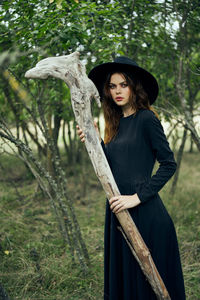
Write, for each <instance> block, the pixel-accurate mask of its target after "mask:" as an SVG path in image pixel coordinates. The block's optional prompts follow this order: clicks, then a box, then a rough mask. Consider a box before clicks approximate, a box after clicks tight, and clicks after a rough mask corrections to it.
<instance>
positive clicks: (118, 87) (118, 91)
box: [116, 86, 121, 94]
mask: <svg viewBox="0 0 200 300" xmlns="http://www.w3.org/2000/svg"><path fill="white" fill-rule="evenodd" d="M116 93H117V94H119V93H121V87H120V86H117V87H116Z"/></svg>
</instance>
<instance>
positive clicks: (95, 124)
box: [76, 121, 101, 143]
mask: <svg viewBox="0 0 200 300" xmlns="http://www.w3.org/2000/svg"><path fill="white" fill-rule="evenodd" d="M94 127H95V129H96V132H97V135H98V138H99V141H100V142H101V136H100V133H99V129H98V126H97V123H96V122H95V121H94ZM76 128H77V134H78V135H79V137H80V139H81V142H82V143H84V142H85V134H84V132H83V130H82V129H81V128H80V127H79V126H78V125H76Z"/></svg>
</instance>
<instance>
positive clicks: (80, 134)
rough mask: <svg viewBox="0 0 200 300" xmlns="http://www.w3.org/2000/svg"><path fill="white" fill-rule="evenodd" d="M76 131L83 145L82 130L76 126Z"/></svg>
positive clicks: (83, 135)
mask: <svg viewBox="0 0 200 300" xmlns="http://www.w3.org/2000/svg"><path fill="white" fill-rule="evenodd" d="M76 129H77V130H76V131H77V134H78V135H79V137H80V140H81V142H82V143H84V142H85V134H84V133H83V130H82V129H81V128H80V127H79V126H78V125H76Z"/></svg>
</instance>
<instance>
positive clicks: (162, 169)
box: [102, 109, 185, 300]
mask: <svg viewBox="0 0 200 300" xmlns="http://www.w3.org/2000/svg"><path fill="white" fill-rule="evenodd" d="M102 146H103V148H104V151H105V153H106V156H107V159H108V162H109V165H110V167H111V170H112V173H113V175H114V178H115V181H116V183H117V185H118V187H119V190H120V192H121V194H122V195H132V194H134V193H137V195H138V197H139V199H140V200H141V204H140V205H138V206H137V207H134V208H131V209H129V212H130V214H131V216H132V218H133V220H134V222H135V223H136V226H137V227H138V229H139V231H140V233H141V235H142V237H143V239H144V241H145V243H146V245H147V247H148V248H149V250H150V252H151V255H152V257H153V260H154V262H155V264H156V266H157V268H158V271H159V273H160V275H161V277H162V279H163V281H164V283H165V285H166V287H167V290H168V292H169V294H170V296H171V299H172V300H184V299H185V291H184V282H183V275H182V269H181V263H180V257H179V249H178V243H177V238H176V232H175V229H174V225H173V222H172V220H171V218H170V216H169V214H168V212H167V210H166V208H165V206H164V205H163V203H162V200H161V198H160V196H159V195H158V192H159V190H160V189H161V188H162V187H163V186H164V184H165V183H166V182H167V181H168V180H169V179H170V177H171V176H172V175H173V174H174V172H175V170H176V162H175V160H174V155H173V152H172V151H171V149H170V148H169V144H168V142H167V140H166V137H165V134H164V131H163V128H162V125H161V123H160V121H159V120H158V118H157V117H156V116H155V114H154V113H153V112H152V111H149V110H146V109H141V110H139V111H138V112H137V113H136V114H135V115H134V114H133V115H131V116H128V117H122V118H121V119H120V124H119V130H118V133H117V135H116V137H115V138H114V139H113V140H112V141H111V142H110V143H108V144H107V145H106V147H104V144H103V142H102ZM156 159H157V160H158V162H159V164H160V165H159V168H158V170H157V172H156V174H155V175H153V176H152V170H153V167H154V163H155V160H156ZM118 226H119V223H118V220H117V218H116V216H115V215H114V214H113V213H112V212H111V210H110V208H109V204H108V201H107V205H106V222H105V253H104V299H105V300H108V299H109V300H155V299H156V297H155V294H154V292H153V291H152V289H151V287H150V284H149V283H148V281H147V280H146V278H145V276H144V275H143V273H142V271H141V270H140V267H139V265H138V263H137V262H136V260H135V258H134V257H133V255H132V253H131V251H130V249H129V247H128V246H127V244H126V242H125V240H124V238H123V237H122V234H121V232H120V231H119V229H118V228H117V227H118Z"/></svg>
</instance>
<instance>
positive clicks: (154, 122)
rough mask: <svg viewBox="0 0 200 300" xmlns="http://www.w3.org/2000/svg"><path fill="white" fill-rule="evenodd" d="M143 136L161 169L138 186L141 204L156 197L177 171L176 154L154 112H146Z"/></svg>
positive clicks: (137, 190)
mask: <svg viewBox="0 0 200 300" xmlns="http://www.w3.org/2000/svg"><path fill="white" fill-rule="evenodd" d="M143 134H144V138H145V140H146V142H147V145H150V147H151V150H152V151H153V155H154V157H155V159H157V161H158V162H159V168H158V170H157V172H156V174H155V175H153V176H152V177H151V178H150V179H149V180H147V181H145V182H144V183H143V184H142V185H138V186H136V192H137V195H138V197H139V199H140V201H141V202H145V201H147V200H150V199H151V198H152V197H153V196H155V194H157V193H158V192H159V191H160V190H161V188H162V187H163V186H164V185H165V183H166V182H167V181H168V180H169V179H170V178H171V177H172V176H173V174H174V173H175V171H176V162H175V159H174V154H173V152H172V151H171V149H170V147H169V143H168V141H167V139H166V136H165V134H164V130H163V127H162V125H161V123H160V121H159V119H158V118H157V117H156V116H155V114H154V113H153V112H152V111H146V113H145V114H144V117H143Z"/></svg>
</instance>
